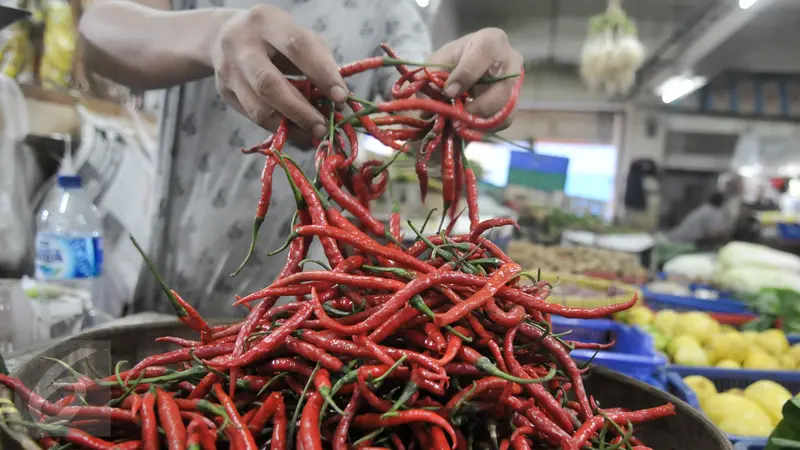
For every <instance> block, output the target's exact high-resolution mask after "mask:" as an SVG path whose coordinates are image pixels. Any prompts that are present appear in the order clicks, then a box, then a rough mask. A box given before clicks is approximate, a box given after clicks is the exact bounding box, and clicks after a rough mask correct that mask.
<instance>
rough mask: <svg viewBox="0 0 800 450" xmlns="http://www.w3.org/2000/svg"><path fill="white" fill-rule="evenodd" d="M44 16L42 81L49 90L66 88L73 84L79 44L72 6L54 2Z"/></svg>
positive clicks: (40, 75)
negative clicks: (73, 72)
mask: <svg viewBox="0 0 800 450" xmlns="http://www.w3.org/2000/svg"><path fill="white" fill-rule="evenodd" d="M44 14H45V19H44V27H45V28H44V49H43V53H42V61H41V64H40V66H39V79H40V80H41V83H42V86H44V87H46V88H51V89H52V88H66V87H68V86H69V85H70V83H71V81H72V66H73V62H74V59H75V49H76V48H77V43H78V33H77V30H76V28H75V20H74V16H73V12H72V7H70V5H69V4H68V3H67V2H65V1H62V0H51V1H48V2H47V4H46V5H45V7H44Z"/></svg>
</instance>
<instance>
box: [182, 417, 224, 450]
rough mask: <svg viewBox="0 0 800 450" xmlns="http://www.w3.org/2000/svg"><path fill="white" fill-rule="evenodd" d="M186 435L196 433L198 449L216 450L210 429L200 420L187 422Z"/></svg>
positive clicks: (214, 437) (213, 436)
mask: <svg viewBox="0 0 800 450" xmlns="http://www.w3.org/2000/svg"><path fill="white" fill-rule="evenodd" d="M186 432H187V433H190V434H191V433H196V434H197V436H198V438H199V441H200V447H201V448H202V449H203V450H216V448H217V445H216V436H215V435H214V434H213V432H212V431H211V428H209V427H208V425H207V424H206V423H205V421H203V420H200V419H193V420H192V421H191V422H189V426H187V427H186Z"/></svg>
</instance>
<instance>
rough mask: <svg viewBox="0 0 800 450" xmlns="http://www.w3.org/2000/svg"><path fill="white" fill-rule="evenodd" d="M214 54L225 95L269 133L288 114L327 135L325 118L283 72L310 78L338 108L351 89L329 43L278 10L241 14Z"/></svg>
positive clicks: (227, 27)
mask: <svg viewBox="0 0 800 450" xmlns="http://www.w3.org/2000/svg"><path fill="white" fill-rule="evenodd" d="M210 51H211V61H212V62H213V65H214V74H215V77H216V85H217V90H218V91H219V93H220V95H222V97H223V98H224V99H225V100H226V101H227V102H228V103H229V104H230V105H231V106H232V107H233V108H234V109H236V110H237V111H239V112H240V113H241V114H243V115H245V116H247V117H248V118H250V120H251V121H253V122H254V123H255V124H257V125H260V126H261V127H263V128H266V129H268V130H271V131H275V129H276V128H277V127H278V124H279V122H280V119H281V116H285V117H286V118H287V119H289V120H291V121H292V122H293V123H294V124H295V125H297V126H298V127H300V128H301V129H303V130H307V131H311V132H312V133H313V134H314V136H316V137H317V138H322V137H323V136H324V135H325V134H326V132H327V125H326V122H325V118H324V117H323V116H322V114H320V112H319V111H317V109H316V108H314V107H313V106H312V105H311V104H310V103H309V102H308V100H306V98H305V97H304V96H303V95H302V94H301V93H300V91H298V90H297V89H296V88H295V87H294V86H292V85H291V83H289V81H288V80H287V79H286V77H285V76H284V74H303V75H305V76H306V77H308V79H309V80H311V82H312V83H313V84H314V86H316V87H317V88H319V89H320V90H321V91H322V92H323V93H324V94H325V95H327V96H328V97H329V98H330V99H331V100H333V101H334V102H336V103H337V104H341V103H343V102H344V101H345V99H346V96H347V85H346V84H345V82H344V80H342V77H341V76H340V75H339V68H338V66H337V64H336V61H335V60H334V58H333V54H332V53H331V51H330V50H329V49H328V47H327V45H326V44H325V42H324V41H323V40H322V39H321V38H320V37H319V36H317V35H316V34H314V33H313V32H311V31H310V30H307V29H305V28H301V27H300V26H298V25H297V24H295V23H294V21H293V20H292V17H291V16H290V15H289V14H288V13H287V12H285V11H283V10H281V9H279V8H276V7H274V6H270V5H266V4H259V5H257V6H255V7H253V8H250V9H249V10H244V11H241V12H236V13H235V14H234V15H232V16H231V18H230V19H228V20H227V21H226V22H225V24H224V25H223V26H222V28H221V29H220V31H219V33H218V34H217V36H216V39H215V40H214V42H213V44H212V48H211V49H210Z"/></svg>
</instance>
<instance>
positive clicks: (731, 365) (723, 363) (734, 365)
mask: <svg viewBox="0 0 800 450" xmlns="http://www.w3.org/2000/svg"><path fill="white" fill-rule="evenodd" d="M714 366H716V367H719V368H720V369H741V368H742V365H741V364H739V362H738V361H734V360H732V359H723V360H720V361H717V363H716V364H714Z"/></svg>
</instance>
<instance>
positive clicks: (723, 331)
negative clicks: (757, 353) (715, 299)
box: [719, 325, 739, 334]
mask: <svg viewBox="0 0 800 450" xmlns="http://www.w3.org/2000/svg"><path fill="white" fill-rule="evenodd" d="M738 332H739V330H737V329H736V328H733V327H732V326H730V325H720V326H719V333H720V334H726V333H738Z"/></svg>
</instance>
